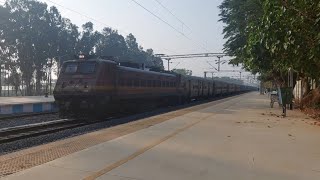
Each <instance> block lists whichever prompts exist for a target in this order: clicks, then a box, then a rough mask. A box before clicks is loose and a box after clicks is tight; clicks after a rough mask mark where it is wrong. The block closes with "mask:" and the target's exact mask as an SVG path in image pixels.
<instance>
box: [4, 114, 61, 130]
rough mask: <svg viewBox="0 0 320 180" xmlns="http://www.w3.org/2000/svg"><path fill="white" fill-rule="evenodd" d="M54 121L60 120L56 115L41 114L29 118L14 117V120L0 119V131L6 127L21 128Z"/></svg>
mask: <svg viewBox="0 0 320 180" xmlns="http://www.w3.org/2000/svg"><path fill="white" fill-rule="evenodd" d="M56 119H60V118H59V116H58V113H54V114H43V115H36V116H30V117H16V118H8V119H1V120H0V129H1V128H7V127H14V126H21V125H26V124H34V123H40V122H46V121H52V120H56Z"/></svg>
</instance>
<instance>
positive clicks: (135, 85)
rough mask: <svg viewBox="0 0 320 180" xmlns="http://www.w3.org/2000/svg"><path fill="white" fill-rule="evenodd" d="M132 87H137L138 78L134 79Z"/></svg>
mask: <svg viewBox="0 0 320 180" xmlns="http://www.w3.org/2000/svg"><path fill="white" fill-rule="evenodd" d="M134 87H139V80H138V79H135V80H134Z"/></svg>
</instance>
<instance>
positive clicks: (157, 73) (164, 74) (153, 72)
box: [118, 65, 176, 77]
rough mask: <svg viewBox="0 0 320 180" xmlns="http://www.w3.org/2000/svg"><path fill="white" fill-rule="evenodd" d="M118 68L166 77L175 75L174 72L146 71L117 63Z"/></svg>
mask: <svg viewBox="0 0 320 180" xmlns="http://www.w3.org/2000/svg"><path fill="white" fill-rule="evenodd" d="M118 68H119V69H123V70H127V71H132V72H139V73H148V74H154V75H161V76H167V77H176V75H174V74H169V73H162V72H155V71H146V70H142V69H137V68H132V67H126V66H119V65H118Z"/></svg>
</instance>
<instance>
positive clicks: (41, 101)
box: [0, 96, 56, 116]
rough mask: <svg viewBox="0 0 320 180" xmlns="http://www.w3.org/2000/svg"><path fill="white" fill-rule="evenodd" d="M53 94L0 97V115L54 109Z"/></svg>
mask: <svg viewBox="0 0 320 180" xmlns="http://www.w3.org/2000/svg"><path fill="white" fill-rule="evenodd" d="M55 110H56V108H55V106H54V98H53V96H49V97H44V96H17V97H0V116H1V115H2V116H3V115H11V114H23V113H40V112H50V111H55Z"/></svg>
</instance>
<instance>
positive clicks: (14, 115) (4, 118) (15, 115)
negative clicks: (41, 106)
mask: <svg viewBox="0 0 320 180" xmlns="http://www.w3.org/2000/svg"><path fill="white" fill-rule="evenodd" d="M47 114H58V112H57V111H53V112H40V113H25V114H13V115H2V116H0V121H1V120H8V119H15V118H24V117H34V116H41V115H47Z"/></svg>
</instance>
